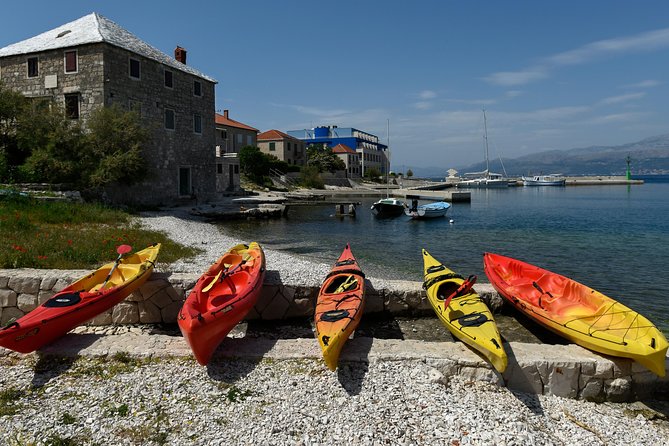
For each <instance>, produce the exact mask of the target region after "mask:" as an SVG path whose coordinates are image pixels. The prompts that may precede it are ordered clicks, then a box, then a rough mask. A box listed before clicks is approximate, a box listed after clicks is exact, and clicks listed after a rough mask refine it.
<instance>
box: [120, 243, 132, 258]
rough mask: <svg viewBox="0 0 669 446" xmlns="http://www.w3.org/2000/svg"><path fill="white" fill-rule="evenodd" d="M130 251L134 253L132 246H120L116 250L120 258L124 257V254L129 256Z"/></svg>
mask: <svg viewBox="0 0 669 446" xmlns="http://www.w3.org/2000/svg"><path fill="white" fill-rule="evenodd" d="M130 251H132V246H130V245H119V246H118V247H117V248H116V252H117V253H118V255H120V256H122V255H124V254H127V253H129V252H130Z"/></svg>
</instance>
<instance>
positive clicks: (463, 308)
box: [423, 249, 508, 373]
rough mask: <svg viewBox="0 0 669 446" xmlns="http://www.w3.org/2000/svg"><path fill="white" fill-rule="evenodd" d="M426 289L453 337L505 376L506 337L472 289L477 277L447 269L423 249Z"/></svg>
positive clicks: (432, 303)
mask: <svg viewBox="0 0 669 446" xmlns="http://www.w3.org/2000/svg"><path fill="white" fill-rule="evenodd" d="M423 271H424V283H423V287H424V288H425V290H426V292H427V298H428V300H429V301H430V304H431V305H432V308H434V311H435V313H437V316H439V319H441V322H442V323H443V324H444V325H445V326H446V328H448V329H449V330H450V332H451V333H453V336H455V337H456V338H458V339H460V340H461V341H462V342H464V343H465V344H467V345H469V346H470V347H472V348H473V349H475V350H477V351H478V352H479V353H481V354H482V355H483V356H484V357H485V358H486V359H487V360H488V361H490V363H491V364H492V365H493V367H495V369H496V370H497V371H498V372H500V373H502V372H504V370H505V369H506V365H507V363H508V359H507V357H506V352H505V351H504V347H503V346H502V338H501V336H500V334H499V330H497V324H496V323H495V319H494V318H493V316H492V313H491V312H490V309H488V306H487V305H486V304H485V303H484V302H483V301H482V300H481V298H480V297H479V295H478V294H476V292H475V291H474V289H473V288H472V286H473V285H474V282H475V279H476V278H475V277H473V278H471V277H470V279H465V278H464V277H462V276H460V275H458V274H456V273H455V272H453V271H452V270H450V269H448V268H446V267H445V266H444V265H442V264H441V263H440V262H439V261H438V260H437V259H435V258H434V257H432V256H431V255H430V254H429V253H428V252H427V251H426V250H424V249H423Z"/></svg>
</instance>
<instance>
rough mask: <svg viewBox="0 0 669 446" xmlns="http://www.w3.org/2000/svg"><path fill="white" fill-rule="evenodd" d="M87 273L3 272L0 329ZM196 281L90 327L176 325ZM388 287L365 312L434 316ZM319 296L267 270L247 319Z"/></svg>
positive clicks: (270, 316) (157, 276) (309, 304)
mask: <svg viewBox="0 0 669 446" xmlns="http://www.w3.org/2000/svg"><path fill="white" fill-rule="evenodd" d="M88 273H89V271H86V270H74V271H64V270H40V269H4V270H3V269H0V324H5V323H6V322H7V321H8V320H10V319H12V318H15V317H16V318H18V317H21V316H23V315H24V314H26V313H28V312H29V311H31V310H33V309H35V308H36V307H37V306H38V305H41V304H42V303H44V302H45V301H47V300H48V299H49V298H50V297H51V296H53V295H54V294H55V293H56V292H57V291H59V290H61V289H62V288H64V287H65V286H67V285H68V284H70V283H72V282H74V281H75V280H76V279H78V278H80V277H83V276H85V275H86V274H88ZM198 277H199V276H198V275H197V274H180V273H156V272H154V273H153V274H152V275H151V277H150V278H149V280H148V281H147V282H146V283H145V284H144V285H142V287H141V288H140V289H139V290H138V291H136V292H135V293H133V294H131V295H130V296H128V298H127V299H125V300H124V301H123V302H121V303H120V304H118V305H116V306H115V307H114V308H113V309H112V310H110V311H108V312H106V313H102V314H100V315H99V316H98V317H96V318H95V319H93V320H91V321H90V322H89V324H90V325H109V324H137V323H140V324H157V323H166V324H174V323H176V317H177V313H178V311H179V309H180V308H181V305H182V304H183V302H184V300H185V296H187V295H188V293H190V291H191V289H192V288H193V287H194V286H195V283H196V282H197V279H198ZM385 283H388V284H390V285H389V286H387V287H386V286H384V287H379V286H375V283H374V281H369V280H368V281H367V285H366V291H365V313H380V312H389V313H392V314H397V315H409V314H413V315H417V314H432V308H431V307H430V304H429V302H428V301H427V298H426V297H425V294H424V293H423V289H422V287H421V284H420V283H418V282H406V281H390V282H384V284H385ZM476 289H477V291H479V292H480V293H481V294H482V296H483V298H484V300H487V301H488V303H490V305H491V306H492V307H493V308H499V307H500V306H501V299H500V298H499V297H498V296H497V295H496V293H494V292H493V290H492V287H490V286H489V285H485V284H484V285H477V286H476ZM317 297H318V287H317V286H303V285H292V284H284V283H282V282H281V280H280V279H279V278H278V277H275V276H273V275H272V271H269V272H268V274H267V278H266V280H265V283H264V285H263V289H262V292H261V295H260V297H259V299H258V302H257V304H256V305H255V307H254V309H253V310H252V311H251V312H250V313H249V315H248V316H247V319H262V320H278V319H287V318H305V317H306V318H310V317H313V314H314V310H315V306H316V298H317Z"/></svg>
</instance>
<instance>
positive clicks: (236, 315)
mask: <svg viewBox="0 0 669 446" xmlns="http://www.w3.org/2000/svg"><path fill="white" fill-rule="evenodd" d="M264 279H265V254H264V253H263V250H262V248H261V247H260V245H259V244H258V243H256V242H253V243H250V244H249V245H243V244H240V245H237V246H234V247H233V248H231V249H230V250H228V252H226V253H225V254H223V255H222V256H221V257H220V258H219V259H218V260H217V261H216V263H214V264H213V265H211V266H210V267H209V269H208V270H207V271H206V272H205V273H204V274H202V276H200V278H199V279H198V281H197V283H196V284H195V287H193V290H192V291H191V292H190V294H189V295H188V297H187V298H186V301H185V302H184V304H183V306H182V307H181V310H180V311H179V315H178V317H177V322H178V324H179V329H180V330H181V333H182V334H183V336H184V338H186V341H187V342H188V345H190V347H191V350H193V354H194V355H195V359H196V360H197V362H199V363H200V364H201V365H207V364H208V363H209V361H210V360H211V357H212V356H213V354H214V351H215V350H216V348H217V347H218V346H219V344H220V343H221V342H222V341H223V339H225V337H226V336H227V334H228V333H229V332H230V330H232V329H233V328H234V327H235V325H237V324H238V323H239V322H240V321H241V320H242V319H244V317H245V316H246V315H247V314H248V312H249V311H250V310H251V309H252V308H253V306H254V305H255V304H256V302H257V301H258V296H259V295H260V291H261V289H262V285H263V281H264Z"/></svg>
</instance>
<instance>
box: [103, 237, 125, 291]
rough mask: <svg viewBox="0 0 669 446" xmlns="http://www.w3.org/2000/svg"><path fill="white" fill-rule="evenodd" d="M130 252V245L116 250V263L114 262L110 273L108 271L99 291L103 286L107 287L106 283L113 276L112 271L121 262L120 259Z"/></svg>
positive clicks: (121, 246)
mask: <svg viewBox="0 0 669 446" xmlns="http://www.w3.org/2000/svg"><path fill="white" fill-rule="evenodd" d="M130 251H132V246H130V245H120V246H118V247H117V248H116V252H117V253H118V257H117V258H116V262H114V266H113V267H112V269H111V271H109V274H108V275H107V278H106V279H105V281H104V282H103V283H102V286H101V287H100V289H103V288H104V287H105V285H107V282H109V279H111V276H112V274H114V271H116V267H117V266H118V263H119V262H120V261H121V258H122V257H123V256H124V255H126V254H127V253H129V252H130Z"/></svg>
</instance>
